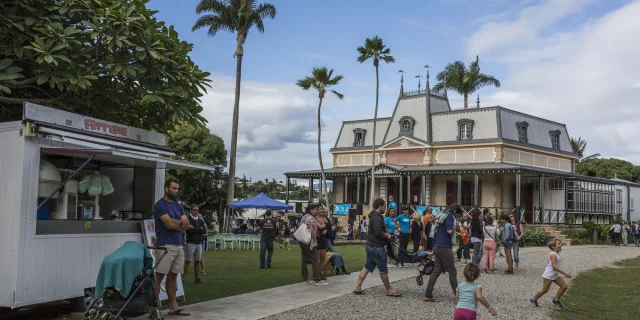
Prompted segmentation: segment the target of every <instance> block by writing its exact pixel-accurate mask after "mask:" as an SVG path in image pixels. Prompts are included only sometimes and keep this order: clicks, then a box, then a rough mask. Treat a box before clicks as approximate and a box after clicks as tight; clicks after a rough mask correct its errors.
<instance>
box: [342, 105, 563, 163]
mask: <svg viewBox="0 0 640 320" xmlns="http://www.w3.org/2000/svg"><path fill="white" fill-rule="evenodd" d="M429 102H430V108H431V126H432V129H431V135H432V141H431V145H451V144H473V143H486V142H509V143H513V144H517V145H522V146H525V147H533V148H538V149H542V150H547V151H554V152H559V153H564V154H567V155H571V156H575V154H573V152H572V149H571V143H570V142H569V133H568V131H567V128H566V126H565V125H564V124H561V123H557V122H554V121H550V120H546V119H543V118H539V117H535V116H532V115H528V114H525V113H522V112H518V111H514V110H510V109H507V108H503V107H501V106H495V107H486V108H468V109H458V110H451V108H450V105H449V101H448V99H447V98H446V97H443V96H440V95H435V94H430V100H429ZM405 117H410V118H412V119H413V120H415V125H414V128H413V135H412V136H411V137H412V138H413V139H415V140H418V141H421V142H423V143H425V144H427V141H428V137H427V136H428V131H429V128H428V121H427V110H426V94H419V95H418V94H416V95H409V96H407V95H405V96H401V97H399V98H398V101H397V102H396V107H395V109H394V111H393V114H392V116H391V117H390V118H379V119H378V126H377V129H376V131H377V132H376V146H382V145H384V144H387V143H389V142H392V141H393V140H394V139H397V138H398V137H400V136H402V134H401V129H400V126H401V124H400V120H401V119H403V118H405ZM460 120H463V121H465V120H466V121H471V122H473V130H472V139H471V140H465V141H459V140H458V130H459V129H458V121H460ZM518 123H526V125H527V141H522V142H521V141H520V140H519V133H518ZM354 129H365V130H366V132H367V134H366V135H365V145H364V146H362V147H354V146H353V142H354V132H353V130H354ZM372 131H373V120H357V121H344V122H343V123H342V128H341V129H340V134H339V135H338V139H337V141H336V144H335V147H334V148H333V149H331V151H339V150H358V149H370V148H371V143H372V139H371V135H372ZM552 132H559V133H560V149H559V150H558V149H553V148H552V144H551V133H552Z"/></svg>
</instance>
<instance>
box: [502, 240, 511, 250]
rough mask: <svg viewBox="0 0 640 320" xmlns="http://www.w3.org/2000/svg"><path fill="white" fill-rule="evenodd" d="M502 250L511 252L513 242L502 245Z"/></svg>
mask: <svg viewBox="0 0 640 320" xmlns="http://www.w3.org/2000/svg"><path fill="white" fill-rule="evenodd" d="M504 249H505V250H511V249H513V242H511V241H508V242H505V243H504Z"/></svg>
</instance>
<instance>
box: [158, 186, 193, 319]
mask: <svg viewBox="0 0 640 320" xmlns="http://www.w3.org/2000/svg"><path fill="white" fill-rule="evenodd" d="M179 190H180V185H178V182H177V181H176V180H173V179H169V180H167V182H166V183H165V184H164V196H163V197H162V198H161V199H160V200H158V202H156V204H155V206H154V207H153V216H154V218H155V229H156V238H157V240H156V243H155V246H156V247H164V248H166V256H165V257H164V258H162V259H160V257H162V256H163V255H164V251H162V250H155V254H156V261H160V262H158V264H157V265H156V268H155V271H156V283H155V286H154V288H153V289H154V291H155V294H156V296H158V295H159V294H160V283H162V279H163V278H164V277H165V276H166V277H167V281H166V288H167V290H166V291H167V297H168V300H169V303H168V305H167V306H168V307H169V314H170V315H180V316H188V315H189V313H188V312H184V311H183V310H182V309H180V307H178V302H177V301H176V290H177V289H178V284H177V283H178V282H177V280H178V274H180V273H182V272H183V271H184V251H183V250H182V245H183V244H184V237H183V236H182V233H183V232H185V231H187V230H189V229H191V228H192V227H191V224H190V223H189V219H188V218H187V216H186V215H185V214H184V208H183V207H182V205H181V204H180V203H178V202H177V201H176V197H177V196H178V191H179Z"/></svg>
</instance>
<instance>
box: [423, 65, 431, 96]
mask: <svg viewBox="0 0 640 320" xmlns="http://www.w3.org/2000/svg"><path fill="white" fill-rule="evenodd" d="M424 68H425V69H427V85H426V87H425V91H429V90H431V86H430V85H429V78H430V75H429V69H431V67H430V66H429V65H426V66H424Z"/></svg>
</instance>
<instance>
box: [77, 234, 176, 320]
mask: <svg viewBox="0 0 640 320" xmlns="http://www.w3.org/2000/svg"><path fill="white" fill-rule="evenodd" d="M148 249H151V250H161V251H164V253H163V254H162V256H161V257H160V258H159V259H158V261H156V263H155V265H154V262H153V260H154V259H153V257H152V256H151V253H150V252H149V250H148ZM166 254H167V249H166V248H163V247H145V246H144V245H143V244H142V243H140V242H136V241H127V242H125V243H124V244H123V245H122V246H121V247H120V248H118V249H117V250H116V251H114V252H113V253H111V254H109V255H108V256H106V257H104V259H103V260H102V264H101V265H100V271H99V272H98V279H97V280H96V290H95V292H96V296H95V297H94V298H93V300H91V302H90V304H89V306H88V307H87V311H85V313H84V318H83V319H84V320H94V319H96V320H97V319H111V320H126V319H127V318H135V317H140V316H143V315H145V314H149V319H151V320H160V319H162V316H161V315H160V299H158V297H156V295H155V293H154V291H153V286H154V283H155V275H154V270H155V268H156V266H157V265H158V263H159V262H160V261H161V260H162V258H164V256H165V255H166ZM125 317H126V318H125Z"/></svg>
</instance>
